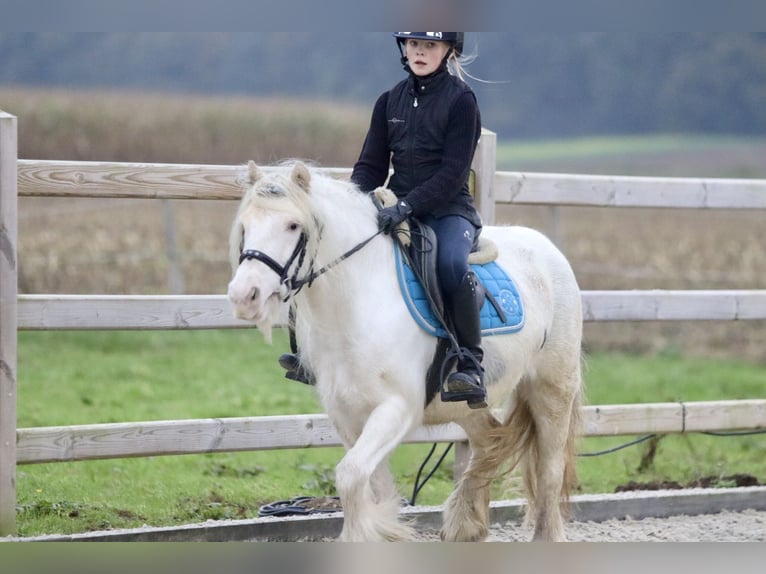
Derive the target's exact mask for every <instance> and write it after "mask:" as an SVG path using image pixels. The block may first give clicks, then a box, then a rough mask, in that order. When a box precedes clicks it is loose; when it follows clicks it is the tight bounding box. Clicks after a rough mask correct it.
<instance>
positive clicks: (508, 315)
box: [395, 245, 524, 338]
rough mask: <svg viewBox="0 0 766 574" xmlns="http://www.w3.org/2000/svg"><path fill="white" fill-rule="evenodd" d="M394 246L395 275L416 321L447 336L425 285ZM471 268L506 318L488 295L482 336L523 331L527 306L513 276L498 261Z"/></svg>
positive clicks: (427, 329)
mask: <svg viewBox="0 0 766 574" xmlns="http://www.w3.org/2000/svg"><path fill="white" fill-rule="evenodd" d="M395 249H396V276H397V278H398V280H399V287H400V288H401V290H402V296H403V297H404V301H405V303H407V308H408V309H409V310H410V313H411V314H412V316H413V318H414V319H415V321H416V322H417V324H418V325H420V327H421V328H423V329H424V330H425V331H426V332H427V333H429V334H431V335H433V336H435V337H442V338H446V337H447V332H446V331H445V330H444V327H442V326H441V324H440V323H439V321H438V320H437V319H436V316H435V315H434V313H433V310H432V309H431V305H430V303H429V302H428V299H427V298H426V293H425V289H423V286H422V285H421V284H420V281H418V279H417V277H415V274H414V273H413V271H412V269H411V268H410V266H409V265H408V264H407V261H406V260H405V259H404V255H402V252H401V248H400V247H399V246H398V245H396V246H395ZM471 268H472V269H473V271H474V273H476V275H477V277H478V278H479V281H480V282H481V283H482V285H484V289H486V290H487V291H489V292H490V293H491V294H492V296H493V297H494V298H495V300H496V301H497V303H498V304H499V305H500V307H502V309H503V312H504V313H505V322H503V321H502V319H501V317H500V315H499V314H498V312H497V310H496V309H495V307H494V305H492V303H491V302H490V301H489V299H488V298H486V299H485V300H484V305H483V306H482V308H481V314H480V316H481V333H482V336H485V337H486V336H490V335H504V334H507V333H516V332H518V331H520V330H521V329H522V327H523V326H524V306H523V305H522V303H521V298H520V297H519V291H518V289H517V288H516V284H515V283H514V282H513V279H511V278H510V277H509V276H508V274H507V273H506V272H505V271H504V270H503V269H501V268H500V266H499V265H498V264H497V263H495V262H491V263H487V264H484V265H471Z"/></svg>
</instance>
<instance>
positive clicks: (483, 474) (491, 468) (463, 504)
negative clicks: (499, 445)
mask: <svg viewBox="0 0 766 574" xmlns="http://www.w3.org/2000/svg"><path fill="white" fill-rule="evenodd" d="M461 426H463V429H464V430H465V431H466V434H467V435H468V437H469V442H470V446H471V457H470V460H469V462H468V466H467V467H466V469H465V472H463V475H462V476H461V477H460V480H459V481H458V484H457V486H456V487H455V490H454V491H453V492H452V494H451V495H450V496H449V498H448V499H447V502H446V503H445V505H444V516H443V523H442V528H441V532H440V533H439V535H440V537H441V539H442V540H445V541H448V542H476V541H480V540H484V539H485V538H486V537H487V534H488V533H489V501H490V490H489V489H490V483H491V482H492V479H493V478H494V476H495V473H496V471H497V467H498V465H497V464H494V463H493V459H491V456H492V455H491V446H492V444H491V443H492V440H493V439H492V438H491V434H492V433H491V432H490V431H492V430H494V429H497V428H499V427H500V423H499V422H498V420H497V419H496V418H495V417H494V416H493V415H492V413H491V412H490V411H489V409H482V410H481V411H477V412H475V413H474V414H473V415H472V416H471V417H470V419H469V420H468V421H467V422H461Z"/></svg>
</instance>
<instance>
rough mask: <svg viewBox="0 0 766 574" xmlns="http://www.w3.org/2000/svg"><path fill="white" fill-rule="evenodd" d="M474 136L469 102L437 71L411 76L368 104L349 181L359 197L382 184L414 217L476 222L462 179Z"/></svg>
mask: <svg viewBox="0 0 766 574" xmlns="http://www.w3.org/2000/svg"><path fill="white" fill-rule="evenodd" d="M480 135H481V117H480V113H479V108H478V105H477V103H476V96H475V95H474V93H473V91H472V90H471V88H470V87H469V86H468V85H467V84H466V83H465V82H463V81H462V80H461V79H460V78H457V77H455V76H452V75H451V74H449V73H448V72H447V71H446V70H444V69H442V70H440V71H438V72H436V73H435V74H433V75H432V76H429V77H427V78H418V77H416V76H414V75H410V76H409V77H408V78H407V79H405V80H403V81H401V82H399V83H398V84H397V85H396V86H394V87H393V88H392V89H391V90H389V91H387V92H385V93H383V94H382V95H381V96H380V97H379V98H378V100H377V102H376V103H375V108H374V109H373V113H372V119H371V121H370V129H369V131H368V133H367V137H366V139H365V142H364V146H363V147H362V152H361V154H360V156H359V160H358V161H357V162H356V164H355V166H354V170H353V173H352V175H351V180H352V181H353V182H354V183H356V184H357V185H358V186H359V187H360V189H362V190H363V191H372V190H374V189H375V188H377V187H379V186H381V185H383V184H384V183H385V181H386V179H387V177H388V172H389V161H390V164H391V165H392V166H393V169H394V173H393V175H392V176H391V180H390V181H389V183H388V187H389V188H391V189H392V190H393V191H394V192H395V193H396V195H397V196H398V197H401V198H404V199H406V200H407V202H408V203H409V204H410V205H411V206H412V209H413V214H414V215H415V216H416V217H418V216H423V215H426V214H429V213H430V214H433V215H435V216H436V217H440V216H443V215H448V214H449V215H452V214H454V215H462V216H463V217H465V218H466V219H468V220H469V221H471V222H472V223H474V225H476V226H477V227H480V226H481V218H480V217H479V214H478V213H477V212H476V208H475V207H474V203H473V199H472V198H471V196H470V194H469V192H468V173H469V170H470V167H471V161H472V160H473V154H474V152H475V150H476V145H477V143H478V141H479V136H480Z"/></svg>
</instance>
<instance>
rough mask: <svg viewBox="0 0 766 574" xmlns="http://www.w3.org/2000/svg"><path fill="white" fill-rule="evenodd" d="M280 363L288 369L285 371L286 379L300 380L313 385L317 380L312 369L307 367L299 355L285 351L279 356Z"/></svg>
mask: <svg viewBox="0 0 766 574" xmlns="http://www.w3.org/2000/svg"><path fill="white" fill-rule="evenodd" d="M279 364H280V365H281V367H282V368H283V369H285V370H286V371H287V372H286V373H285V378H286V379H290V380H291V381H298V382H299V383H303V384H305V385H313V384H314V383H315V382H316V381H314V376H313V375H312V373H311V371H309V370H308V369H306V368H305V367H304V366H303V365H302V364H301V360H300V359H299V358H298V355H293V354H291V353H285V354H284V355H281V356H280V357H279Z"/></svg>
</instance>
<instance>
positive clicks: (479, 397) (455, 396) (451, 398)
mask: <svg viewBox="0 0 766 574" xmlns="http://www.w3.org/2000/svg"><path fill="white" fill-rule="evenodd" d="M441 399H442V402H445V403H455V402H461V401H466V402H467V403H468V408H471V409H483V408H486V407H487V390H486V389H485V388H484V385H483V384H482V381H481V377H480V376H479V375H478V374H468V373H462V372H460V371H458V372H456V373H452V374H451V375H450V376H449V377H447V380H446V381H445V382H444V384H443V385H442V389H441Z"/></svg>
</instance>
